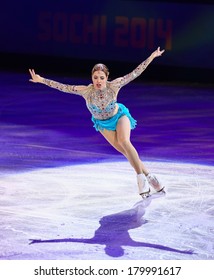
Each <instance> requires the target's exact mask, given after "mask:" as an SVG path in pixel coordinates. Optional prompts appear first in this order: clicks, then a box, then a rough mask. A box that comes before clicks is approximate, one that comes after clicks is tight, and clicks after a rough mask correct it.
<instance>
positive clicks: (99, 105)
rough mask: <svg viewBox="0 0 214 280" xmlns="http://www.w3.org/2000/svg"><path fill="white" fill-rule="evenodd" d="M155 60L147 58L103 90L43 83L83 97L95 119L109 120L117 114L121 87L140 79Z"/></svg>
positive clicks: (45, 80)
mask: <svg viewBox="0 0 214 280" xmlns="http://www.w3.org/2000/svg"><path fill="white" fill-rule="evenodd" d="M152 60H153V58H152V57H149V58H147V59H146V60H145V61H144V62H142V63H141V64H140V65H139V66H138V67H137V68H135V69H134V70H133V71H132V72H131V73H129V74H127V75H125V76H123V77H120V78H117V79H115V80H113V81H112V82H107V84H106V88H105V89H103V90H95V88H94V86H93V84H89V85H88V86H79V87H78V86H74V85H67V84H62V83H58V82H55V81H52V80H49V79H45V78H44V79H43V83H44V84H46V85H47V86H50V87H52V88H55V89H58V90H60V91H63V92H68V93H74V94H77V95H80V96H82V97H83V98H84V99H85V101H86V105H87V108H88V109H89V111H90V112H91V114H92V115H93V116H94V118H95V119H99V120H105V119H109V118H111V117H112V116H114V115H115V114H116V113H117V108H118V106H117V95H118V92H119V90H120V89H121V87H123V86H124V85H126V84H128V83H129V82H130V81H132V80H134V79H135V78H136V77H138V76H139V75H140V74H141V73H142V72H143V71H144V70H145V69H146V67H147V66H148V65H149V63H150V62H151V61H152Z"/></svg>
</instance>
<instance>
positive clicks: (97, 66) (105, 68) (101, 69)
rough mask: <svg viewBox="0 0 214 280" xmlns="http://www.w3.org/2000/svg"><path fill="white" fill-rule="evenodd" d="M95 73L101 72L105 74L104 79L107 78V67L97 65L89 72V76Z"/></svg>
mask: <svg viewBox="0 0 214 280" xmlns="http://www.w3.org/2000/svg"><path fill="white" fill-rule="evenodd" d="M95 71H103V72H104V73H105V74H106V77H108V75H109V70H108V67H107V66H106V65H105V64H103V63H97V64H96V65H94V67H93V68H92V71H91V75H93V74H94V72H95Z"/></svg>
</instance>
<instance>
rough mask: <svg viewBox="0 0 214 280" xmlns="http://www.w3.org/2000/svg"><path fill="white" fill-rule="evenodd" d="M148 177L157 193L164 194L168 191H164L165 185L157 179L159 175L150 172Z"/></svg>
mask: <svg viewBox="0 0 214 280" xmlns="http://www.w3.org/2000/svg"><path fill="white" fill-rule="evenodd" d="M146 179H147V181H148V183H149V185H150V186H152V187H153V188H154V190H155V191H156V193H155V195H159V196H162V195H165V194H166V192H165V191H164V186H163V185H162V184H161V183H160V181H159V180H158V179H157V177H156V176H155V175H154V174H151V173H149V174H148V175H147V176H146Z"/></svg>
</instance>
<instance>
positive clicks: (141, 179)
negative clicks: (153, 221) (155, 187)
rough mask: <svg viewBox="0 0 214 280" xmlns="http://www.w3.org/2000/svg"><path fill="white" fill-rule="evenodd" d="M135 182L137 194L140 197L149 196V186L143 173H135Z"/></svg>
mask: <svg viewBox="0 0 214 280" xmlns="http://www.w3.org/2000/svg"><path fill="white" fill-rule="evenodd" d="M137 184H138V189H139V194H140V195H141V197H142V198H147V197H149V196H150V195H149V193H150V188H149V184H148V182H147V180H146V177H145V175H144V174H137Z"/></svg>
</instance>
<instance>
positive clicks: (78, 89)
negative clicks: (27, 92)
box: [42, 78, 87, 96]
mask: <svg viewBox="0 0 214 280" xmlns="http://www.w3.org/2000/svg"><path fill="white" fill-rule="evenodd" d="M42 84H45V85H46V86H49V87H51V88H54V89H57V90H60V91H62V92H67V93H73V94H77V95H81V96H82V95H83V92H84V89H86V88H87V87H86V86H75V85H68V84H62V83H59V82H56V81H53V80H49V79H46V78H43V81H42Z"/></svg>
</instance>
